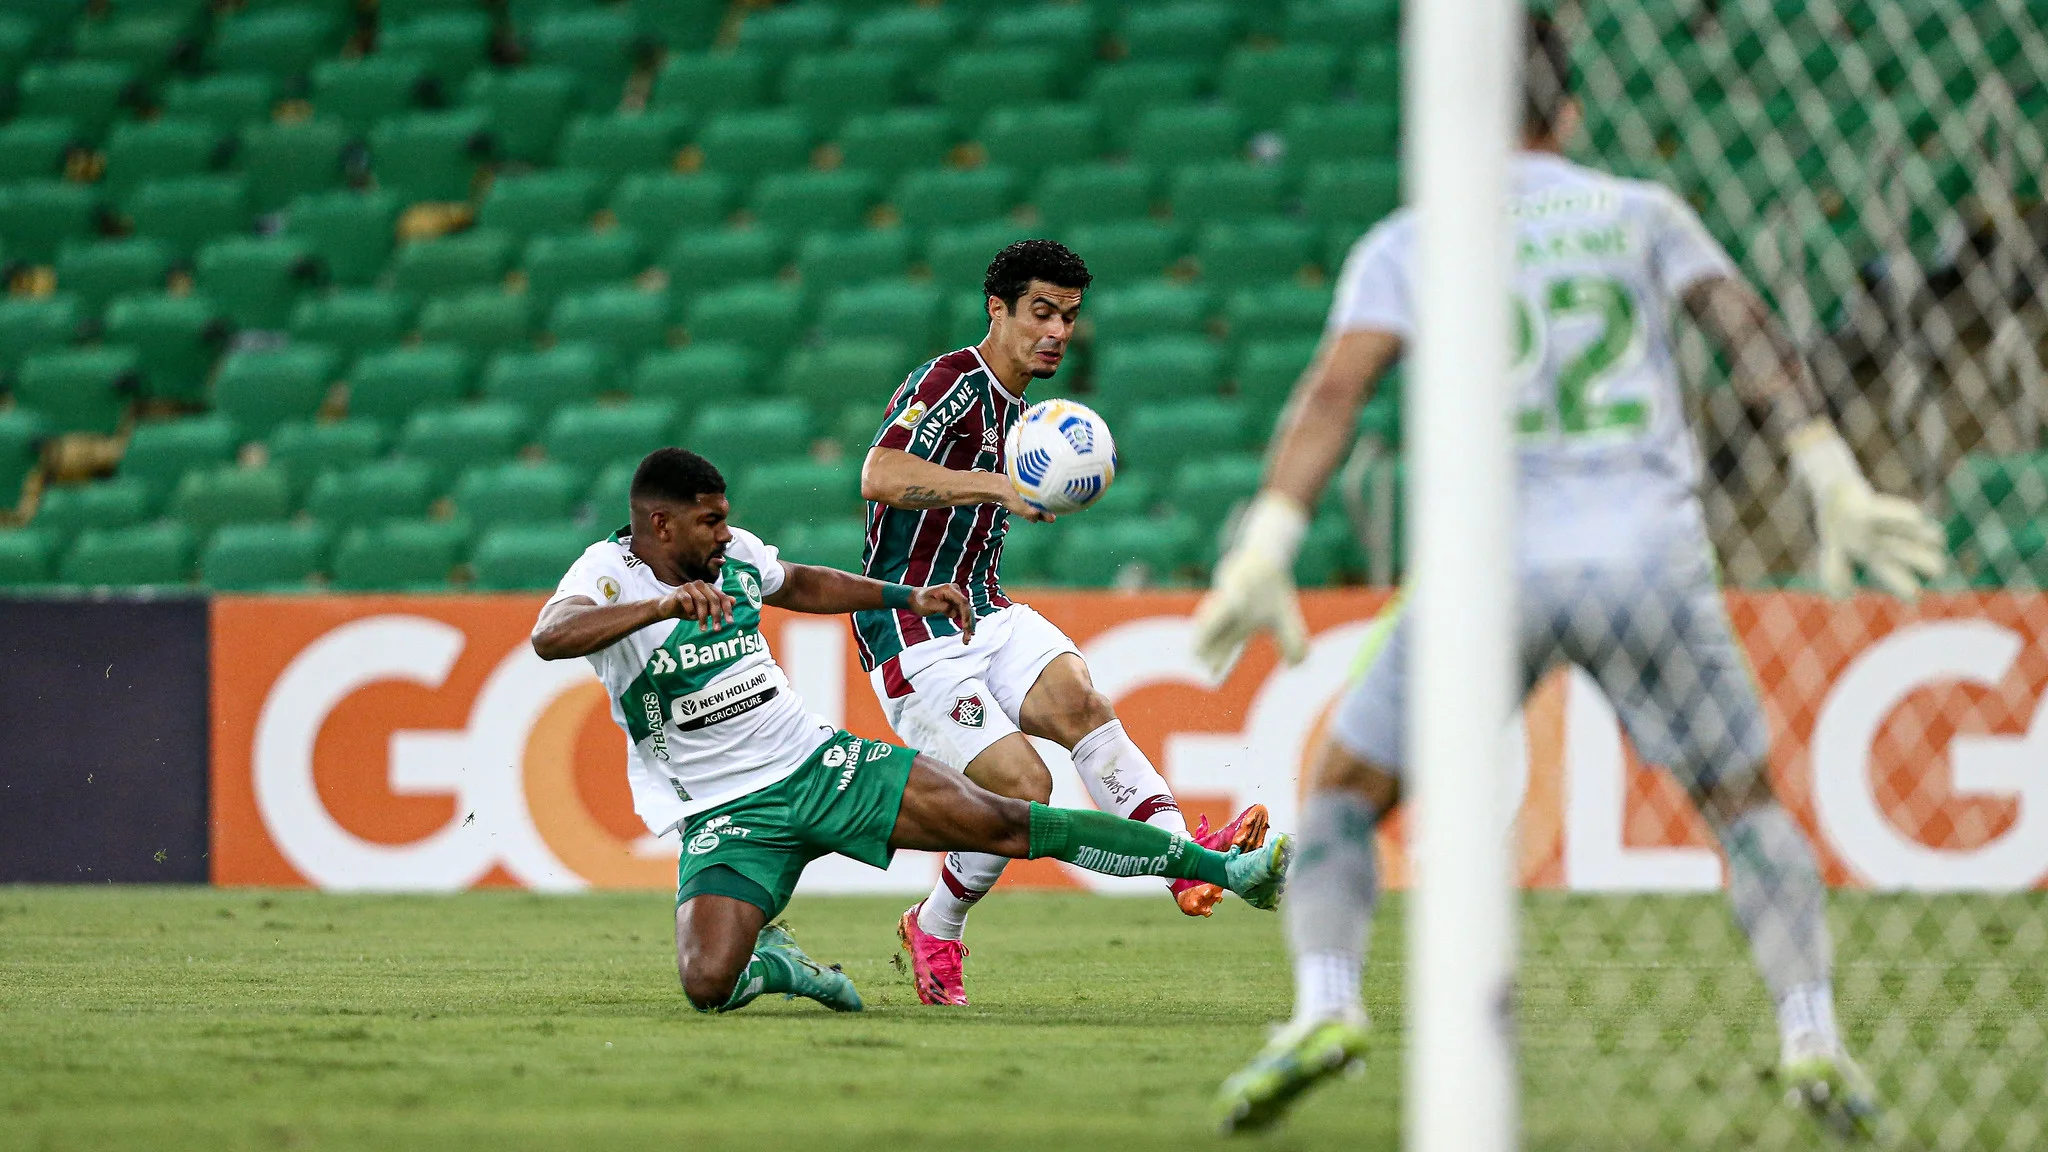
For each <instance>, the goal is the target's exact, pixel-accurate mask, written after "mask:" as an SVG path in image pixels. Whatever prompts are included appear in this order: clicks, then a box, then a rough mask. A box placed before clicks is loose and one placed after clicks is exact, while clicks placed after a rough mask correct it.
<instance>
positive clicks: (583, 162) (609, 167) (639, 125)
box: [555, 109, 689, 192]
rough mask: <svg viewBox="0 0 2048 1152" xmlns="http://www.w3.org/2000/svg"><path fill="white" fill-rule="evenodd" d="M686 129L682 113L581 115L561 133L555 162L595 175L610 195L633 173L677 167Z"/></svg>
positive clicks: (670, 111) (665, 110)
mask: <svg viewBox="0 0 2048 1152" xmlns="http://www.w3.org/2000/svg"><path fill="white" fill-rule="evenodd" d="M688 128H689V124H688V122H687V121H686V120H685V119H684V117H683V114H682V113H681V112H677V111H674V110H669V109H656V110H654V111H652V112H618V113H612V114H609V115H604V116H579V117H577V118H576V119H574V120H571V121H570V122H569V127H568V129H567V130H566V131H564V132H563V133H562V143H561V146H560V147H559V148H558V149H557V150H556V153H555V162H556V163H557V164H560V165H561V166H563V167H565V168H581V169H584V170H586V171H589V172H594V173H596V174H597V176H598V178H599V179H600V180H602V181H603V182H604V186H605V190H606V192H609V191H610V190H611V189H612V188H615V187H617V186H618V183H619V181H620V180H623V179H625V178H626V177H627V176H630V175H632V174H633V173H635V172H659V171H664V170H666V169H669V168H671V167H673V166H674V165H675V162H676V152H677V151H678V150H679V149H680V148H681V147H682V144H683V138H684V136H685V135H687V132H688Z"/></svg>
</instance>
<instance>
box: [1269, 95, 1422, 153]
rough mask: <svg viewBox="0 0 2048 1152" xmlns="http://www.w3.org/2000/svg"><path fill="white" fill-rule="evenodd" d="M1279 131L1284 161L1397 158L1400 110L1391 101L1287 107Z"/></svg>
mask: <svg viewBox="0 0 2048 1152" xmlns="http://www.w3.org/2000/svg"><path fill="white" fill-rule="evenodd" d="M1280 134H1281V137H1282V138H1283V139H1285V140H1286V141H1287V162H1288V164H1290V165H1292V166H1294V167H1297V168H1301V167H1307V166H1309V165H1314V164H1323V163H1329V162H1332V161H1353V160H1397V159H1399V157H1400V151H1401V110H1400V108H1398V107H1397V106H1395V105H1393V104H1334V105H1326V106H1316V107H1298V108H1292V109H1289V110H1288V112H1287V119H1286V122H1285V123H1284V124H1282V125H1281V129H1280Z"/></svg>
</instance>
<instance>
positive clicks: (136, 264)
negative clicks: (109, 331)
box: [57, 237, 171, 313]
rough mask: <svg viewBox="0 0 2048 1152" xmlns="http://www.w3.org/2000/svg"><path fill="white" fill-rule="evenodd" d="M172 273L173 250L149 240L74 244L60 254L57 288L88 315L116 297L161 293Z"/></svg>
mask: <svg viewBox="0 0 2048 1152" xmlns="http://www.w3.org/2000/svg"><path fill="white" fill-rule="evenodd" d="M170 274H171V250H170V249H169V248H166V247H164V246H163V244H161V243H159V242H158V241H155V240H151V239H149V238H148V237H133V238H130V239H126V240H102V241H100V242H98V243H82V242H73V243H69V244H66V245H64V247H63V248H62V249H60V250H59V251H58V253H57V288H58V289H59V290H60V291H62V292H66V293H68V294H70V295H71V296H73V297H74V298H76V299H77V301H78V303H79V306H80V307H82V308H84V309H85V310H86V311H87V312H89V313H98V312H101V311H103V310H104V309H105V308H106V306H107V304H108V303H109V302H111V301H112V300H113V299H114V297H116V296H125V295H128V294H130V293H136V292H161V291H163V289H164V285H165V283H166V282H167V281H168V280H169V278H170Z"/></svg>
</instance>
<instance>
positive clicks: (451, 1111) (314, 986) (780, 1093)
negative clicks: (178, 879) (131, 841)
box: [0, 888, 2048, 1152]
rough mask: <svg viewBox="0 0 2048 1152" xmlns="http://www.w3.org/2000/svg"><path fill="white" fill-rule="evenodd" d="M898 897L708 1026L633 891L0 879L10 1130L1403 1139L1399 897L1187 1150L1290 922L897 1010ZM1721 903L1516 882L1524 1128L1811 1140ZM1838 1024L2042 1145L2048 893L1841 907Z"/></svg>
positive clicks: (1195, 936) (1916, 1106) (1269, 1016)
mask: <svg viewBox="0 0 2048 1152" xmlns="http://www.w3.org/2000/svg"><path fill="white" fill-rule="evenodd" d="M905 903H906V901H904V900H902V899H897V898H888V899H851V898H841V899H804V900H799V901H797V902H796V903H795V904H794V905H793V906H792V908H791V910H790V914H789V919H790V921H791V923H792V925H793V926H794V928H795V929H796V931H797V933H798V936H799V938H800V939H801V940H802V942H803V944H804V946H805V947H806V949H808V950H809V951H810V952H811V953H812V955H814V956H816V957H818V958H819V959H821V960H824V961H827V962H830V961H838V962H840V963H842V964H844V965H845V967H846V970H847V971H848V972H849V973H850V974H851V975H852V976H853V977H854V979H855V981H856V982H857V983H858V984H859V985H860V987H861V990H862V993H863V994H864V995H865V996H866V998H867V1001H868V1005H869V1010H868V1011H867V1012H866V1013H864V1014H861V1015H846V1016H839V1015H833V1014H830V1013H827V1012H825V1011H824V1010H822V1009H820V1008H818V1007H816V1006H815V1005H811V1004H809V1003H807V1002H795V1003H785V1002H783V1001H782V1000H781V999H780V998H773V999H764V1000H762V1001H759V1002H757V1003H756V1004H755V1005H753V1006H752V1007H749V1008H748V1009H746V1010H745V1011H743V1012H740V1013H736V1014H734V1015H731V1016H724V1017H705V1016H699V1015H697V1014H696V1013H694V1012H692V1011H691V1010H690V1009H689V1007H688V1005H687V1004H686V1003H685V1002H684V1000H683V998H682V996H681V994H680V992H679V991H678V989H677V987H676V980H675V973H674V969H673V962H672V959H671V948H672V943H671V932H672V928H671V921H670V918H669V917H670V910H669V905H668V902H667V901H666V900H665V899H663V898H662V897H660V896H658V895H653V896H649V895H590V896H575V897H547V896H535V895H528V894H520V893H509V892H478V893H470V894H466V895H462V896H456V897H445V898H433V897H368V896H324V895H317V894H313V893H304V892H289V893H286V892H252V891H212V890H205V889H153V888H152V889H144V888H127V889H108V888H100V889H91V888H68V889H56V888H43V889H34V888H29V889H22V888H15V889H4V888H0V1148H8V1149H12V1148H50V1149H70V1148H93V1149H99V1148H109V1149H119V1148H150V1149H181V1148H195V1149H198V1148H205V1149H229V1148H380V1149H381V1148H397V1147H433V1148H468V1147H477V1148H490V1149H492V1150H493V1152H505V1150H513V1149H525V1148H603V1149H617V1148H624V1147H630V1146H661V1147H674V1148H685V1149H692V1150H695V1149H713V1148H748V1149H780V1148H817V1149H834V1150H855V1149H867V1148H875V1149H882V1148H887V1149H915V1148H940V1147H950V1148H972V1149H976V1150H977V1152H980V1150H983V1149H989V1150H994V1149H1013V1148H1014V1149H1049V1148H1102V1149H1117V1150H1124V1149H1151V1148H1159V1149H1166V1148H1174V1149H1181V1148H1186V1147H1190V1146H1192V1147H1196V1148H1203V1147H1226V1146H1228V1147H1250V1148H1257V1149H1306V1148H1323V1147H1328V1148H1336V1147H1345V1148H1359V1147H1366V1148H1391V1147H1396V1146H1397V1137H1398V1132H1399V1116H1400V1098H1401V1097H1400V1056H1399V1031H1400V1028H1401V1023H1402V1013H1401V1007H1400V1002H1399V998H1400V989H1401V981H1402V975H1403V974H1402V971H1401V965H1400V957H1401V953H1402V944H1401V939H1400V937H1401V916H1400V912H1401V909H1400V907H1399V901H1398V898H1395V899H1390V900H1389V901H1388V902H1387V903H1386V906H1384V907H1383V908H1382V909H1381V914H1380V917H1379V922H1378V924H1377V926H1376V933H1377V939H1376V948H1375V951H1376V953H1377V955H1378V960H1377V961H1376V962H1375V963H1374V965H1373V968H1372V971H1371V973H1370V975H1369V977H1368V980H1367V999H1368V1003H1369V1006H1370V1007H1371V1009H1372V1012H1373V1015H1374V1020H1375V1029H1376V1032H1377V1034H1378V1035H1380V1036H1381V1037H1383V1038H1384V1039H1385V1043H1384V1045H1383V1046H1382V1048H1381V1049H1380V1050H1379V1051H1377V1052H1375V1054H1374V1056H1373V1058H1372V1060H1371V1066H1370V1069H1369V1071H1368V1072H1367V1074H1366V1075H1364V1076H1362V1077H1358V1078H1355V1079H1345V1080H1340V1081H1338V1082H1336V1083H1334V1084H1332V1085H1330V1086H1328V1087H1327V1088H1326V1089H1324V1090H1323V1091H1321V1092H1319V1093H1317V1094H1316V1095H1315V1096H1313V1097H1311V1098H1310V1099H1309V1100H1308V1101H1307V1102H1306V1103H1305V1105H1304V1106H1303V1107H1301V1108H1300V1109H1299V1110H1298V1111H1297V1113H1296V1114H1295V1116H1294V1117H1293V1118H1292V1119H1291V1120H1290V1121H1289V1123H1288V1124H1287V1125H1286V1126H1285V1127H1284V1128H1283V1129H1281V1130H1280V1132H1279V1133H1278V1134H1277V1135H1273V1136H1267V1137H1262V1138H1258V1139H1255V1140H1249V1141H1243V1142H1236V1143H1230V1144H1226V1143H1225V1142H1224V1141H1222V1140H1220V1139H1218V1138H1216V1137H1214V1136H1212V1135H1210V1131H1211V1129H1210V1116H1209V1112H1208V1105H1209V1100H1210V1095H1211V1093H1212V1092H1213V1090H1214V1089H1215V1086H1216V1084H1217V1083H1218V1082H1219V1081H1220V1080H1221V1079H1222V1078H1223V1076H1225V1075H1226V1074H1227V1073H1229V1072H1230V1071H1231V1070H1233V1069H1234V1068H1236V1067H1237V1066H1238V1065H1239V1064H1240V1063H1241V1062H1242V1061H1243V1060H1244V1059H1245V1058H1246V1057H1248V1056H1249V1055H1250V1054H1251V1053H1252V1052H1253V1051H1254V1050H1255V1049H1256V1048H1257V1047H1258V1045H1259V1044H1260V1043H1261V1041H1262V1039H1263V1036H1264V1029H1265V1026H1266V1024H1267V1023H1268V1022H1269V1021H1274V1020H1278V1019H1280V1018H1282V1017H1283V1016H1285V1014H1286V1012H1287V1009H1288V1005H1289V997H1290V991H1289V981H1288V975H1287V971H1286V962H1285V956H1284V953H1283V950H1282V946H1281V941H1280V933H1279V930H1278V926H1277V921H1276V920H1275V919H1274V918H1272V917H1270V916H1267V915H1264V914H1260V913H1256V912H1253V911H1251V910H1249V909H1247V908H1245V907H1243V906H1242V905H1239V904H1237V903H1235V902H1230V903H1227V904H1226V905H1225V906H1224V907H1223V908H1222V909H1220V910H1219V912H1218V914H1217V916H1216V918H1215V919H1214V920H1212V921H1206V922H1192V921H1188V920H1186V919H1184V918H1183V917H1181V916H1180V915H1179V914H1178V913H1177V912H1175V911H1174V910H1173V908H1172V907H1171V905H1170V904H1169V903H1168V901H1167V900H1165V899H1164V898H1163V897H1162V898H1161V899H1158V900H1112V899H1104V898H1091V897H1084V896H1056V895H1042V894H1032V893H1019V892H1003V893H999V894H998V895H997V896H996V897H995V898H993V899H991V900H989V901H988V902H987V903H986V904H984V905H983V906H982V907H981V908H979V909H978V910H977V911H976V912H975V917H974V925H973V929H972V931H971V933H970V944H971V945H972V947H973V948H974V956H973V958H972V959H971V960H970V961H969V963H968V977H969V989H970V992H971V994H972V995H973V996H974V1000H975V1003H974V1006H973V1007H972V1008H969V1009H966V1010H947V1011H939V1010H933V1009H927V1008H923V1007H921V1006H919V1005H918V1004H917V1003H916V1001H915V998H914V997H913V996H912V994H911V990H910V987H909V983H908V979H907V977H906V976H904V975H903V974H902V973H900V972H899V971H898V970H897V969H896V968H895V967H894V965H893V963H892V956H893V955H894V951H895V935H894V926H895V920H896V917H897V915H898V914H900V913H901V911H902V909H903V906H904V904H905ZM1727 919H1728V918H1727V915H1726V912H1725V910H1724V909H1723V906H1722V905H1721V903H1720V902H1719V901H1718V900H1716V899H1712V898H1691V897H1687V898H1654V899H1614V898H1584V897H1563V896H1555V895H1539V896H1532V897H1530V898H1529V899H1527V900H1525V901H1524V904H1523V962H1522V965H1521V970H1520V996H1519V1004H1518V1017H1519V1029H1520V1038H1521V1039H1520V1044H1521V1057H1522V1067H1523V1081H1524V1088H1523V1091H1524V1104H1523V1116H1524V1131H1525V1134H1526V1138H1525V1142H1524V1143H1525V1147H1528V1148H1532V1149H1574V1150H1590V1149H1617V1150H1619V1149H1642V1148H1667V1147H1680V1148H1749V1147H1785V1148H1806V1147H1829V1146H1831V1143H1830V1141H1828V1140H1825V1139H1822V1138H1819V1137H1818V1136H1816V1135H1815V1134H1814V1132H1813V1131H1812V1130H1811V1129H1810V1128H1808V1127H1807V1126H1806V1125H1805V1124H1804V1123H1803V1122H1801V1121H1799V1120H1798V1119H1797V1118H1795V1117H1793V1116H1791V1115H1790V1114H1788V1113H1787V1112H1786V1111H1785V1110H1784V1109H1782V1108H1781V1107H1779V1106H1778V1104H1777V1103H1776V1098H1775V1091H1774V1089H1773V1088H1772V1086H1771V1085H1770V1084H1769V1083H1768V1082H1767V1081H1766V1080H1765V1079H1764V1078H1763V1077H1762V1076H1761V1075H1760V1072H1761V1070H1762V1069H1765V1068H1767V1067H1768V1066H1769V1065H1770V1064H1771V1062H1772V1061H1773V1060H1774V1058H1775V1046H1776V1039H1775V1036H1774V1034H1773V1030H1772V1027H1771V1025H1770V1022H1769V1018H1768V1012H1767V1009H1766V1004H1765V997H1764V994H1763V990H1762V987H1761V985H1760V984H1759V982H1758V981H1757V979H1756V977H1755V976H1754V974H1753V973H1752V972H1751V970H1750V968H1749V965H1748V961H1747V958H1746V956H1745V954H1744V950H1743V946H1742V942H1741V940H1740V938H1739V937H1738V936H1737V935H1736V934H1735V933H1734V931H1733V930H1732V928H1731V927H1729V925H1728V923H1727ZM1834 922H1835V925H1836V934H1837V939H1838V941H1839V947H1838V951H1839V952H1840V953H1841V960H1842V963H1841V970H1840V976H1839V982H1840V986H1841V999H1842V1002H1843V1014H1844V1017H1845V1019H1844V1023H1845V1026H1846V1028H1847V1030H1848V1031H1849V1033H1850V1036H1851V1038H1852V1041H1853V1042H1854V1043H1855V1044H1856V1046H1857V1050H1858V1051H1859V1052H1860V1053H1862V1054H1863V1055H1864V1058H1865V1063H1866V1064H1867V1065H1868V1066H1869V1067H1870V1068H1871V1070H1872V1072H1873V1073H1875V1074H1876V1076H1877V1077H1878V1079H1879V1081H1880V1084H1881V1085H1882V1086H1883V1088H1884V1090H1885V1093H1886V1095H1887V1097H1888V1099H1889V1100H1890V1101H1891V1102H1892V1104H1893V1108H1894V1112H1895V1114H1897V1116H1898V1119H1899V1121H1900V1123H1899V1125H1898V1126H1899V1129H1900V1131H1899V1133H1897V1138H1896V1139H1894V1140H1891V1141H1889V1143H1892V1144H1893V1145H1895V1146H1900V1147H1935V1148H1950V1147H1953V1148H1998V1147H2014V1148H2019V1147H2027V1148H2034V1147H2040V1146H2042V1145H2044V1144H2048V1127H2044V1125H2048V1104H2044V1100H2043V1088H2042V1079H2043V1074H2042V1066H2043V1059H2044V1056H2048V1039H2044V1032H2043V1024H2042V1020H2043V1018H2044V1016H2048V1004H2044V1002H2043V1001H2044V996H2043V982H2044V978H2048V977H2044V973H2048V904H2044V902H2043V900H2042V899H2041V898H2040V897H2039V895H2038V894H2036V895H2032V896H2026V897H2014V898H2006V899H1998V900H1992V899H1974V900H1973V899H1959V898H1953V897H1949V898H1939V899H1907V898H1872V897H1837V899H1836V902H1835V904H1834Z"/></svg>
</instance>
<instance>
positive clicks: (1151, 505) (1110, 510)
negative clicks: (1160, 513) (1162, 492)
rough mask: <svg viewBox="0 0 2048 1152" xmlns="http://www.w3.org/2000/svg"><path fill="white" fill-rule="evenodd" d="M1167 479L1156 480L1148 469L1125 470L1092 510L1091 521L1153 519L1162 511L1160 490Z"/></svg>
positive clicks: (1090, 508)
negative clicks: (1136, 517) (1132, 517)
mask: <svg viewBox="0 0 2048 1152" xmlns="http://www.w3.org/2000/svg"><path fill="white" fill-rule="evenodd" d="M1165 480H1166V478H1165V477H1158V478H1155V477H1154V476H1152V475H1151V474H1150V473H1148V472H1146V471H1145V470H1144V469H1142V468H1140V469H1137V470H1135V471H1133V470H1131V469H1128V468H1125V469H1120V470H1119V471H1118V472H1117V474H1116V481H1115V482H1114V483H1112V484H1111V485H1110V486H1109V491H1107V492H1104V493H1103V494H1102V497H1101V499H1099V500H1097V501H1096V502H1095V503H1094V504H1093V505H1092V506H1090V507H1089V509H1088V513H1089V516H1090V518H1091V519H1103V520H1120V519H1122V518H1123V517H1125V516H1150V515H1152V513H1153V512H1155V511H1157V510H1158V504H1159V489H1160V487H1161V486H1163V485H1164V483H1165Z"/></svg>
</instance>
